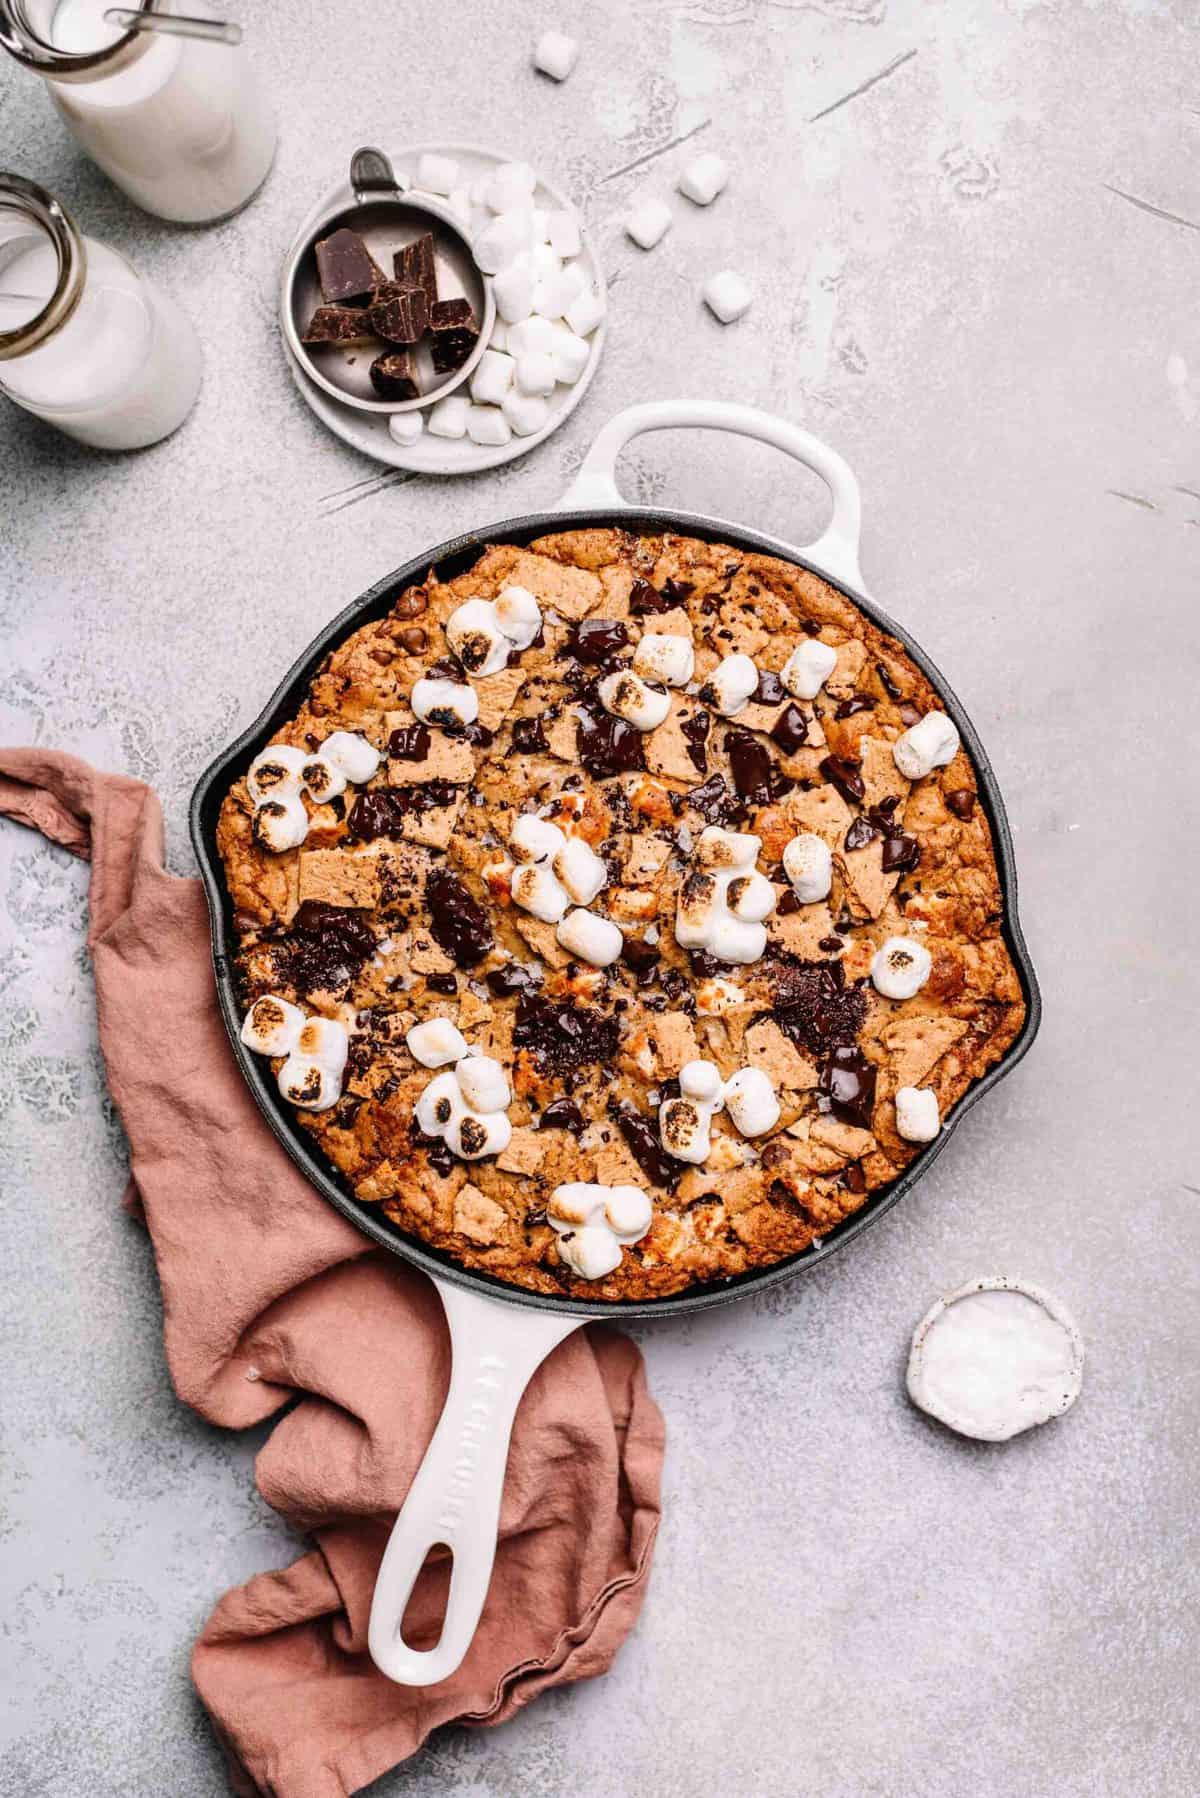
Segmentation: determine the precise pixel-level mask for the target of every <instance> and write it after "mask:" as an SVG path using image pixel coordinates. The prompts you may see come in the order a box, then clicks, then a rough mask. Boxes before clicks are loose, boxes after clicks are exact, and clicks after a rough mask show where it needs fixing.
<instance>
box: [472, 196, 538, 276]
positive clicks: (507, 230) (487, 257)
mask: <svg viewBox="0 0 1200 1798" xmlns="http://www.w3.org/2000/svg"><path fill="white" fill-rule="evenodd" d="M532 228H533V221H532V219H531V217H530V209H529V208H528V207H521V208H518V209H517V210H516V211H513V212H502V213H500V214H499V215H498V216H497V217H496V218H494V219H493V220H492V222H491V224H490V225H486V226H485V227H484V229H483V230H482V231H481V232H480V233H479V236H478V237H477V238H476V239H475V242H474V244H473V245H472V246H471V247H472V249H473V251H474V254H475V260H476V262H477V263H478V264H479V266H480V268H481V269H482V270H483V272H484V274H485V275H497V274H499V272H500V270H501V269H504V268H507V267H508V265H509V263H510V262H512V261H513V260H514V259H515V258H516V257H517V256H519V255H521V253H522V252H523V251H524V250H527V249H528V248H529V237H530V232H531V230H532Z"/></svg>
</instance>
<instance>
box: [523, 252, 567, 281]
mask: <svg viewBox="0 0 1200 1798" xmlns="http://www.w3.org/2000/svg"><path fill="white" fill-rule="evenodd" d="M528 267H529V272H530V274H531V275H532V276H533V279H534V282H535V283H536V282H539V281H557V279H558V277H559V276H560V275H561V274H562V258H561V257H560V256H558V255H556V253H555V252H554V251H553V250H552V249H551V248H550V245H549V244H548V243H539V244H535V245H534V247H533V249H532V250H530V252H529V263H528Z"/></svg>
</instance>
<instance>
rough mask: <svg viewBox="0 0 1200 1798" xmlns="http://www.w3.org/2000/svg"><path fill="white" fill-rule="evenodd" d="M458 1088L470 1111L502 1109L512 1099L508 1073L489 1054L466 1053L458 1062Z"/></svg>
mask: <svg viewBox="0 0 1200 1798" xmlns="http://www.w3.org/2000/svg"><path fill="white" fill-rule="evenodd" d="M456 1072H457V1075H458V1089H459V1091H460V1092H461V1093H462V1096H463V1098H464V1099H465V1101H466V1103H467V1104H468V1105H469V1106H470V1107H471V1110H472V1111H503V1110H504V1109H505V1107H506V1106H507V1105H508V1104H509V1103H510V1102H511V1100H512V1092H511V1090H510V1088H509V1084H508V1075H507V1074H506V1073H505V1072H504V1069H503V1068H502V1067H501V1065H500V1063H499V1062H498V1061H494V1060H493V1059H492V1057H491V1056H490V1055H466V1056H463V1057H462V1059H461V1060H460V1061H459V1063H458V1067H457V1070H456Z"/></svg>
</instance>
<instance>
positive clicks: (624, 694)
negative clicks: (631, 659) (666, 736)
mask: <svg viewBox="0 0 1200 1798" xmlns="http://www.w3.org/2000/svg"><path fill="white" fill-rule="evenodd" d="M596 692H597V694H598V695H599V699H600V703H601V705H602V706H603V707H604V709H605V711H606V712H610V713H611V714H612V716H613V717H614V718H623V719H624V720H625V722H626V724H632V725H633V727H634V729H635V730H640V731H648V730H655V729H657V727H658V726H659V725H660V724H661V723H662V722H663V719H664V718H665V717H666V716H667V713H668V712H669V711H670V709H671V696H670V694H669V693H663V692H660V691H658V690H657V689H656V688H654V687H648V686H647V685H646V683H645V681H644V680H643V679H642V678H641V676H640V675H638V674H633V673H631V671H630V670H629V669H628V668H616V669H614V670H613V672H612V673H611V674H606V675H605V676H604V679H603V680H601V681H599V682H597V685H596Z"/></svg>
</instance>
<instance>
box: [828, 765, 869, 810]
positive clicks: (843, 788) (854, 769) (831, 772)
mask: <svg viewBox="0 0 1200 1798" xmlns="http://www.w3.org/2000/svg"><path fill="white" fill-rule="evenodd" d="M820 768H821V773H822V774H823V775H824V776H825V778H826V780H827V781H829V782H830V784H831V785H832V786H835V787H836V788H837V790H838V792H839V793H840V794H841V796H842V798H843V799H845V800H848V801H849V802H850V803H851V804H854V803H861V801H862V800H863V799H865V798H866V793H867V789H866V787H865V786H864V785H863V777H862V768H861V767H860V765H859V763H858V762H852V761H849V760H848V759H847V758H846V757H845V756H841V755H827V756H826V757H825V758H824V760H823V761H822V762H821V764H820Z"/></svg>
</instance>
